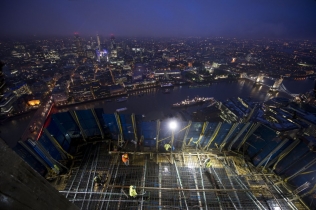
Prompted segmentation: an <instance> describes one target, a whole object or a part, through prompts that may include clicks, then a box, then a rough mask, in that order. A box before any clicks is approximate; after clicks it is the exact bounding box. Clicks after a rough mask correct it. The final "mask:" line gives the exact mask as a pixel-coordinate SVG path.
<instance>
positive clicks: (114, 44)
mask: <svg viewBox="0 0 316 210" xmlns="http://www.w3.org/2000/svg"><path fill="white" fill-rule="evenodd" d="M110 40H111V50H115V49H116V43H115V37H114V35H113V34H111V38H110Z"/></svg>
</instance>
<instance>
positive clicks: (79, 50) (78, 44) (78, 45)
mask: <svg viewBox="0 0 316 210" xmlns="http://www.w3.org/2000/svg"><path fill="white" fill-rule="evenodd" d="M74 42H75V45H76V49H77V54H78V56H84V50H83V47H82V43H81V38H80V36H79V34H77V33H75V36H74Z"/></svg>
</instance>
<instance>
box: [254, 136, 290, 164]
mask: <svg viewBox="0 0 316 210" xmlns="http://www.w3.org/2000/svg"><path fill="white" fill-rule="evenodd" d="M281 141H282V142H281V143H280V144H279V145H278V146H277V147H276V148H274V149H273V150H272V151H271V152H270V153H269V154H268V155H267V156H266V157H265V158H263V159H262V160H261V161H260V162H259V163H258V165H257V166H256V167H257V168H258V167H260V166H261V165H262V164H263V163H264V162H265V161H266V160H267V159H268V158H269V159H270V158H271V156H272V155H273V154H274V153H276V152H277V151H278V150H279V149H280V148H281V147H283V146H284V144H286V143H287V142H288V141H289V139H284V140H281ZM268 162H269V161H268ZM266 164H267V163H266Z"/></svg>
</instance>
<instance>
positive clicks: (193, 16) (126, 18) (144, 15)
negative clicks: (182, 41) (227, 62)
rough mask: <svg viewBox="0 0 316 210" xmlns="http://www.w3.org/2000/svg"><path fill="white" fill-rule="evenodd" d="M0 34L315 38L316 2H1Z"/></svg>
mask: <svg viewBox="0 0 316 210" xmlns="http://www.w3.org/2000/svg"><path fill="white" fill-rule="evenodd" d="M2 8H3V10H2V13H1V18H0V24H1V25H2V28H3V29H4V30H3V32H2V33H1V36H2V37H10V36H14V37H16V36H34V35H35V36H45V35H69V34H73V33H75V32H78V33H79V34H80V35H82V36H85V35H92V34H102V35H104V36H107V35H110V34H111V33H113V34H115V36H142V37H148V36H152V37H175V36H186V37H188V36H225V37H237V38H262V37H266V38H294V39H313V38H314V37H316V29H315V27H313V26H314V25H315V22H316V16H315V15H314V11H315V9H316V2H315V1H312V0H306V1H296V0H291V1H286V2H285V1H284V2H273V1H258V2H252V1H248V0H242V1H231V0H229V1H221V2H211V1H150V2H145V1H126V2H115V1H106V2H105V1H97V0H94V1H86V0H77V1H54V2H41V1H33V0H32V1H27V2H23V1H12V2H9V1H5V2H4V3H3V7H2Z"/></svg>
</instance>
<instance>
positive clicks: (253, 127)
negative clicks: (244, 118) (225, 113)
mask: <svg viewBox="0 0 316 210" xmlns="http://www.w3.org/2000/svg"><path fill="white" fill-rule="evenodd" d="M260 125H261V123H255V124H252V126H251V128H250V130H249V131H248V133H247V134H246V135H245V136H244V138H243V140H242V141H241V142H240V143H239V145H238V148H237V150H238V151H239V150H240V147H241V146H242V145H243V144H244V143H245V142H246V141H247V139H248V138H249V137H250V136H251V135H252V134H253V133H254V132H255V131H256V130H257V128H259V126H260Z"/></svg>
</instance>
